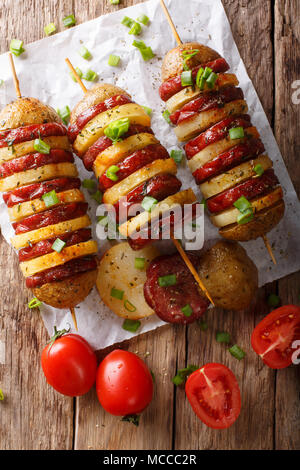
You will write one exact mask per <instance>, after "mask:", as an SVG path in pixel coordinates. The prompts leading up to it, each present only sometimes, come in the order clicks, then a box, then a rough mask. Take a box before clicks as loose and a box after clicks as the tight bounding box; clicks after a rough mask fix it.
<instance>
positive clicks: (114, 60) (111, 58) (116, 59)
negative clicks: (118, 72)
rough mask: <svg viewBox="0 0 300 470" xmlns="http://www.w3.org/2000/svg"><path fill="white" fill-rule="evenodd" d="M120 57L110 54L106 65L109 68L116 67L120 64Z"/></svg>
mask: <svg viewBox="0 0 300 470" xmlns="http://www.w3.org/2000/svg"><path fill="white" fill-rule="evenodd" d="M120 60H121V57H120V56H118V55H114V54H110V56H109V58H108V65H110V66H111V67H117V66H118V65H119V63H120Z"/></svg>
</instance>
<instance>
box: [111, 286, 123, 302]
mask: <svg viewBox="0 0 300 470" xmlns="http://www.w3.org/2000/svg"><path fill="white" fill-rule="evenodd" d="M110 295H111V297H114V298H115V299H118V300H123V297H124V291H123V290H119V289H115V288H114V287H112V289H111V291H110Z"/></svg>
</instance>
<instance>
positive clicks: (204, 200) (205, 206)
mask: <svg viewBox="0 0 300 470" xmlns="http://www.w3.org/2000/svg"><path fill="white" fill-rule="evenodd" d="M200 204H203V206H204V209H207V202H206V199H204V197H203V198H202V201H201V202H200Z"/></svg>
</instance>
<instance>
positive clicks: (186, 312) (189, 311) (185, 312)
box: [181, 304, 193, 317]
mask: <svg viewBox="0 0 300 470" xmlns="http://www.w3.org/2000/svg"><path fill="white" fill-rule="evenodd" d="M181 311H182V313H183V315H184V316H185V317H190V316H191V315H193V310H192V307H191V306H190V305H189V304H187V305H186V306H185V307H183V308H182V309H181Z"/></svg>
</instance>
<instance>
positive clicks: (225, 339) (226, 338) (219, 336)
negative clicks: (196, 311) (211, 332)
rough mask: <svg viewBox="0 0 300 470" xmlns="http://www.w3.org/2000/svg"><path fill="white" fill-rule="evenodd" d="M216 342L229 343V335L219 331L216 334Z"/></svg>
mask: <svg viewBox="0 0 300 470" xmlns="http://www.w3.org/2000/svg"><path fill="white" fill-rule="evenodd" d="M216 340H217V341H218V343H227V344H229V343H230V340H231V337H230V334H229V333H226V331H219V332H217V334H216Z"/></svg>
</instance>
